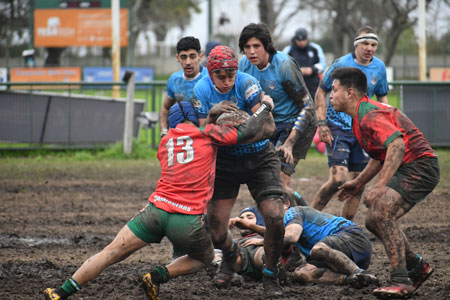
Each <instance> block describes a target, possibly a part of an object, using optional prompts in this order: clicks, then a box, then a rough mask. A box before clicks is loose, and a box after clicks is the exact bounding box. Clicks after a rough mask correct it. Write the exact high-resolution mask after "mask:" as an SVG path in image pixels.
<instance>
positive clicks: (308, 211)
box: [283, 206, 356, 257]
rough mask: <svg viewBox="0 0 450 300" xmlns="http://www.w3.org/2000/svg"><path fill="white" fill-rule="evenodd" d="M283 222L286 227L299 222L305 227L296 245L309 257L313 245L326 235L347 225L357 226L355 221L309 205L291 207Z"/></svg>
mask: <svg viewBox="0 0 450 300" xmlns="http://www.w3.org/2000/svg"><path fill="white" fill-rule="evenodd" d="M283 223H284V227H286V226H288V225H289V224H298V225H301V226H302V227H303V231H302V234H301V236H300V238H299V240H298V241H297V243H295V246H296V247H298V248H299V249H300V250H301V251H302V253H303V254H305V255H306V256H307V257H309V255H310V252H311V249H312V247H313V246H314V245H315V244H317V243H318V242H320V241H321V240H323V239H324V238H325V237H327V236H330V235H332V234H335V233H337V232H339V231H340V230H341V229H343V228H345V227H347V226H356V224H355V223H353V222H352V221H349V220H347V219H345V218H342V217H337V216H333V215H330V214H327V213H323V212H320V211H318V210H315V209H314V208H312V207H308V206H295V207H291V208H289V210H288V211H287V212H286V214H285V215H284V219H283Z"/></svg>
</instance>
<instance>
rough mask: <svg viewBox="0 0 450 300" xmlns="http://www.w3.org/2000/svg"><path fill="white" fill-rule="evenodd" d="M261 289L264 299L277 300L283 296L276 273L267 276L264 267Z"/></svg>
mask: <svg viewBox="0 0 450 300" xmlns="http://www.w3.org/2000/svg"><path fill="white" fill-rule="evenodd" d="M262 273H263V278H262V283H263V288H264V297H265V298H266V299H277V298H280V297H282V296H283V289H282V288H281V285H280V282H279V280H278V272H277V273H274V274H268V273H267V272H265V267H264V268H263V271H262Z"/></svg>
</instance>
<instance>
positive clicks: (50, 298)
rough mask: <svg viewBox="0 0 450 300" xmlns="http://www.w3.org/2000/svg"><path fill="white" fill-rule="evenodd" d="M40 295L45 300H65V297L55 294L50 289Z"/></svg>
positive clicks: (53, 290) (54, 291)
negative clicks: (42, 295)
mask: <svg viewBox="0 0 450 300" xmlns="http://www.w3.org/2000/svg"><path fill="white" fill-rule="evenodd" d="M42 293H43V294H44V296H45V300H65V299H67V297H62V296H60V295H59V294H58V293H57V292H56V290H55V289H51V288H48V289H45V290H44V291H43V292H42Z"/></svg>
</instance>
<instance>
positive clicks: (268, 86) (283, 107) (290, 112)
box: [239, 51, 314, 132]
mask: <svg viewBox="0 0 450 300" xmlns="http://www.w3.org/2000/svg"><path fill="white" fill-rule="evenodd" d="M239 70H240V71H242V72H245V73H248V74H250V75H252V76H254V77H255V78H256V79H258V80H259V82H260V84H261V87H262V89H263V91H264V93H265V94H266V95H269V96H270V97H271V98H272V99H273V102H274V104H275V107H274V108H273V110H272V115H273V118H274V121H275V123H277V124H279V123H294V122H296V120H297V121H298V122H296V124H295V126H296V128H297V129H299V130H300V131H302V132H303V129H304V128H306V126H307V125H308V124H309V123H310V122H311V120H312V119H313V118H314V104H313V101H312V98H311V97H310V95H309V93H308V89H307V87H306V85H305V82H304V80H303V77H302V75H301V72H300V69H299V67H298V66H297V64H296V63H295V61H294V60H293V59H292V58H291V57H290V56H289V55H287V54H286V53H283V52H279V51H278V52H277V53H276V54H274V55H270V57H269V64H268V65H267V66H266V67H265V68H264V69H262V70H260V69H258V68H257V67H256V66H254V65H253V64H252V63H251V62H250V61H249V60H248V59H247V57H246V56H244V57H242V59H241V60H240V61H239Z"/></svg>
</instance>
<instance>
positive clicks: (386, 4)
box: [301, 0, 448, 64]
mask: <svg viewBox="0 0 450 300" xmlns="http://www.w3.org/2000/svg"><path fill="white" fill-rule="evenodd" d="M301 2H302V3H303V4H304V5H305V7H307V8H309V9H315V10H317V11H319V12H325V13H326V16H327V17H326V18H325V19H324V22H325V24H326V25H327V27H328V28H330V29H331V31H332V33H333V34H332V37H333V52H334V54H335V55H336V56H341V55H343V54H345V53H346V52H347V51H346V49H348V48H350V47H352V43H350V41H353V35H354V33H355V31H356V30H357V29H358V28H360V27H362V26H364V25H370V26H372V27H374V28H375V29H376V30H377V32H378V35H379V36H380V46H379V48H381V49H380V50H381V51H380V52H381V53H382V56H383V58H384V62H385V63H386V64H389V62H390V61H391V58H392V56H393V55H394V53H395V50H396V46H397V43H398V40H399V38H400V36H401V34H402V33H403V32H404V31H405V30H407V29H409V28H412V27H413V26H414V25H415V24H416V23H417V14H416V13H415V12H416V10H417V5H418V1H417V0H385V1H359V0H339V1H335V0H301ZM445 2H448V0H445ZM432 5H439V1H436V0H427V1H426V6H427V10H428V9H430V7H431V6H432ZM327 20H328V21H327ZM350 49H351V48H350Z"/></svg>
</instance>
